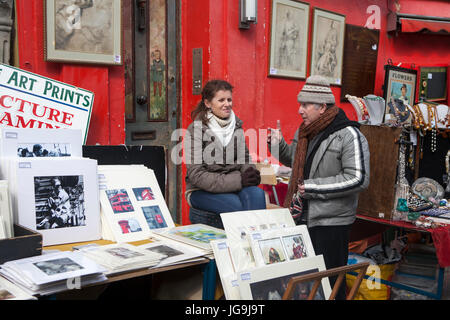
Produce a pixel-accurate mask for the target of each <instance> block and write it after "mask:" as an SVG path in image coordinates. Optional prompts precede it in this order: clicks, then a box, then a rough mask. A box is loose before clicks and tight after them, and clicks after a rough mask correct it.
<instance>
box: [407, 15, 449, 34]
mask: <svg viewBox="0 0 450 320" xmlns="http://www.w3.org/2000/svg"><path fill="white" fill-rule="evenodd" d="M400 24H401V31H402V32H423V31H429V32H436V33H448V34H450V21H449V22H447V21H433V20H421V19H411V18H400Z"/></svg>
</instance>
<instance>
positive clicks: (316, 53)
mask: <svg viewBox="0 0 450 320" xmlns="http://www.w3.org/2000/svg"><path fill="white" fill-rule="evenodd" d="M344 38H345V15H343V14H339V13H335V12H331V11H327V10H324V9H320V8H314V13H313V32H312V41H311V46H312V48H311V71H310V73H311V75H321V76H324V77H325V78H327V80H328V81H329V82H330V84H331V85H337V86H340V85H342V66H343V60H344Z"/></svg>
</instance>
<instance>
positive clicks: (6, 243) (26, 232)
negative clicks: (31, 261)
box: [0, 224, 42, 264]
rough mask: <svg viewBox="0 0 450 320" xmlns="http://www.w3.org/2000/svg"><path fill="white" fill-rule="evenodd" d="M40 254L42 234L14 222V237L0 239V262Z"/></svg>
mask: <svg viewBox="0 0 450 320" xmlns="http://www.w3.org/2000/svg"><path fill="white" fill-rule="evenodd" d="M41 254H42V234H40V233H37V232H35V231H33V230H30V229H28V228H25V227H22V226H21V225H18V224H14V237H13V238H8V239H2V240H0V264H3V263H5V262H8V261H12V260H17V259H22V258H28V257H33V256H38V255H41Z"/></svg>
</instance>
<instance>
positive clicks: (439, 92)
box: [417, 66, 449, 101]
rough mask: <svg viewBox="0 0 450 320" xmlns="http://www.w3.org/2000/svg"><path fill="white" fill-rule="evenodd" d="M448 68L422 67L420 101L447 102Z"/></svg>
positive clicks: (418, 96) (420, 69) (418, 95)
mask: <svg viewBox="0 0 450 320" xmlns="http://www.w3.org/2000/svg"><path fill="white" fill-rule="evenodd" d="M448 70H449V67H448V66H430V67H429V66H420V67H419V74H418V78H419V81H418V82H419V85H418V87H419V91H418V94H417V98H418V100H425V101H445V100H447V79H448V76H447V75H448Z"/></svg>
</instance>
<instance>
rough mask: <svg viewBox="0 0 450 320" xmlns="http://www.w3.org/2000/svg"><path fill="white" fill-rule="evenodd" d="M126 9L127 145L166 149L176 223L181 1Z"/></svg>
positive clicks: (144, 1) (143, 0)
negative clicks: (175, 138)
mask: <svg viewBox="0 0 450 320" xmlns="http://www.w3.org/2000/svg"><path fill="white" fill-rule="evenodd" d="M122 6H123V16H122V18H123V21H122V24H123V30H124V43H123V46H124V63H125V120H126V128H125V129H126V145H142V146H144V145H145V146H147V145H150V146H163V147H164V150H165V156H166V157H165V162H166V190H165V200H166V203H167V206H168V208H169V211H170V212H171V214H172V218H173V220H174V222H175V223H177V222H180V221H181V214H180V213H179V211H180V210H179V206H178V202H179V199H178V189H179V188H178V187H177V186H178V174H177V165H176V164H175V163H173V162H172V161H171V159H170V155H171V153H170V151H171V150H172V148H173V147H174V146H175V145H176V143H177V141H174V142H172V141H171V135H172V132H173V131H174V130H176V129H177V128H178V127H179V119H178V115H179V114H180V113H179V107H178V105H179V104H178V94H177V92H178V79H179V63H178V61H179V60H178V55H179V47H180V44H179V39H180V37H179V36H178V34H179V28H178V26H179V19H178V1H177V0H133V1H122ZM162 192H163V193H164V190H162Z"/></svg>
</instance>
